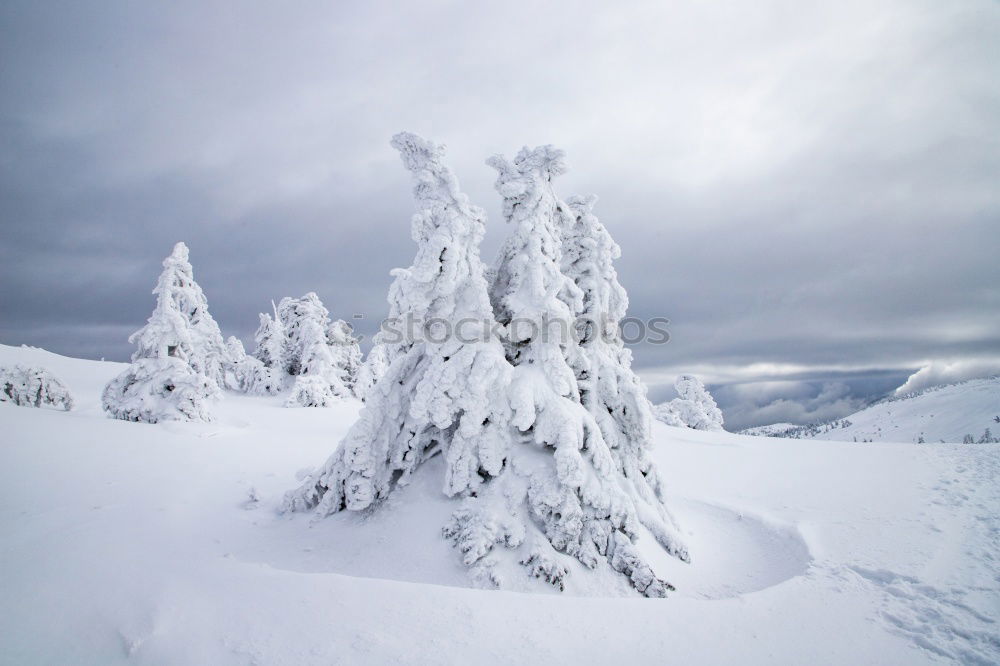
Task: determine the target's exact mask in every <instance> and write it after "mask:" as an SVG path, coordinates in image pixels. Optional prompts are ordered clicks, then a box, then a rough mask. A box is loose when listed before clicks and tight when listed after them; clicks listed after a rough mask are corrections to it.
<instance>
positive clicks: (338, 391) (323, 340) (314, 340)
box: [258, 292, 361, 407]
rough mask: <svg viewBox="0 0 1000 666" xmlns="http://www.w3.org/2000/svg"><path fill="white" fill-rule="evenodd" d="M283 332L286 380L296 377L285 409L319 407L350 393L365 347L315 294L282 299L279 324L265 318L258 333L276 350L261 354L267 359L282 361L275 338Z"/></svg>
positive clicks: (279, 306) (282, 355) (279, 305)
mask: <svg viewBox="0 0 1000 666" xmlns="http://www.w3.org/2000/svg"><path fill="white" fill-rule="evenodd" d="M279 330H280V331H281V332H282V333H283V334H284V339H283V341H282V347H281V351H280V358H281V367H282V369H283V371H284V372H285V373H286V374H287V375H288V376H291V377H295V386H294V387H293V390H292V394H291V396H290V397H289V398H288V400H287V401H286V403H285V404H286V405H287V406H289V407H295V406H300V407H321V406H326V405H329V404H332V403H333V402H336V401H337V400H340V399H343V398H345V397H347V396H349V395H350V394H351V387H352V386H353V383H354V380H355V379H356V375H357V368H358V365H359V364H360V359H361V348H360V347H359V346H358V341H357V339H356V338H355V337H354V336H353V334H352V331H351V327H350V326H349V325H348V324H347V323H346V322H344V321H342V320H339V319H338V320H337V321H333V322H331V321H330V312H329V310H327V309H326V307H325V306H324V305H323V303H322V301H320V299H319V297H318V296H317V295H316V294H315V293H313V292H309V293H308V294H306V295H305V296H303V297H302V298H289V297H286V298H283V299H281V302H280V303H278V307H277V322H274V321H272V320H271V319H270V317H269V316H267V315H262V316H261V327H260V329H259V330H258V333H263V335H262V338H263V340H264V341H266V342H268V343H269V344H270V345H271V347H272V349H271V350H270V351H266V352H264V351H263V350H262V354H263V355H266V356H267V357H268V358H269V359H275V358H277V357H278V354H279V352H278V351H277V344H276V343H275V342H274V338H275V337H276V333H277V331H279ZM272 362H274V361H272ZM307 376H308V377H310V379H309V380H308V381H306V380H305V377H307ZM317 378H319V379H320V380H321V381H317ZM324 382H325V384H324Z"/></svg>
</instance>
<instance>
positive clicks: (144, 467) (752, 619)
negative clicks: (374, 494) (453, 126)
mask: <svg viewBox="0 0 1000 666" xmlns="http://www.w3.org/2000/svg"><path fill="white" fill-rule="evenodd" d="M15 363H20V364H22V365H32V366H42V367H45V368H48V369H49V370H51V371H52V372H53V373H55V374H56V375H57V376H59V377H60V378H61V379H62V380H63V381H64V382H65V384H66V385H67V387H68V388H69V389H70V391H72V393H73V395H74V396H75V398H76V407H75V409H74V410H73V411H71V412H59V411H55V410H34V409H22V408H18V407H15V406H12V405H9V404H0V425H2V432H3V433H4V435H3V437H2V438H0V572H2V580H3V594H2V595H0V646H2V649H0V662H2V663H10V664H36V663H39V664H40V663H62V664H69V663H73V664H125V663H129V664H132V663H136V664H296V665H301V664H357V663H370V664H383V663H424V664H452V663H455V664H457V663H477V664H478V663H514V662H518V663H527V664H535V663H570V662H575V663H607V662H611V661H612V660H613V662H614V663H629V664H671V663H677V664H701V663H712V664H718V663H736V662H738V663H743V664H765V663H768V664H769V663H776V662H777V663H809V664H887V663H894V664H922V663H950V662H962V663H972V664H990V663H997V662H998V661H1000V628H998V620H1000V558H998V557H997V553H998V552H1000V519H998V515H1000V479H998V470H1000V445H998V444H981V445H960V444H959V445H952V444H928V445H925V446H914V445H913V444H910V443H899V444H892V443H873V444H855V443H851V442H826V441H816V442H808V443H806V442H802V441H798V440H787V439H774V438H762V437H745V436H740V435H732V434H729V433H724V432H704V431H696V430H692V429H689V428H673V427H669V426H665V425H663V424H659V423H657V424H654V426H653V437H654V448H653V457H654V459H655V460H656V464H657V465H658V467H659V468H660V469H661V470H662V475H663V477H664V481H665V484H666V490H667V499H668V503H669V505H670V506H671V508H672V510H673V512H674V514H675V516H676V518H677V522H678V523H679V525H680V529H681V532H682V535H683V537H684V539H685V542H686V544H687V546H688V548H689V551H690V554H691V560H692V561H691V563H690V564H685V563H684V562H681V561H679V560H677V559H675V558H671V557H668V556H665V555H663V553H662V551H660V552H659V553H657V552H656V550H658V549H650V551H649V552H648V553H645V554H646V555H647V556H648V557H649V558H650V559H651V560H652V561H654V566H656V567H657V573H658V574H659V575H661V576H662V577H663V578H664V579H666V580H668V581H670V582H671V583H673V584H674V585H675V586H676V587H677V590H676V591H675V592H672V593H671V594H670V595H669V597H668V598H667V599H643V598H640V597H638V596H637V595H636V594H635V592H634V591H632V590H631V589H630V588H629V587H628V586H627V585H621V584H620V581H618V582H619V586H618V587H614V586H613V580H611V579H609V580H608V581H603V582H606V583H607V584H608V585H609V587H607V588H605V589H604V590H598V589H596V586H597V583H601V582H602V581H593V582H594V585H595V588H592V589H580V588H572V587H568V588H567V592H565V593H561V594H560V593H558V592H556V591H554V589H553V588H552V587H551V586H549V585H546V584H544V583H541V582H537V581H531V580H528V579H527V577H526V578H525V581H524V586H523V589H524V591H525V592H533V593H532V594H527V593H523V592H500V591H487V590H479V589H472V588H470V587H468V586H469V585H470V582H469V578H468V576H467V575H466V569H465V567H464V566H463V565H462V564H461V562H460V553H458V552H457V551H456V550H455V549H453V548H452V547H451V546H450V544H449V543H448V542H447V541H446V540H445V539H444V538H443V537H442V536H441V532H440V529H441V525H442V524H443V523H444V522H445V521H446V519H447V517H448V515H449V514H450V512H451V511H452V510H453V508H454V504H455V503H454V501H453V500H448V499H446V498H444V497H443V495H441V493H440V487H439V480H440V477H441V474H440V470H438V471H437V473H434V472H433V471H432V473H430V474H422V475H418V476H415V477H414V482H413V483H412V484H410V485H409V486H408V487H406V488H403V489H401V490H400V491H398V492H397V493H394V494H393V495H392V496H391V497H390V499H389V501H388V503H387V504H388V505H387V506H386V505H384V506H381V507H379V508H378V510H376V511H372V512H362V513H360V514H355V513H353V512H344V513H340V514H336V515H334V516H331V517H328V518H325V519H322V520H314V519H312V517H311V516H310V515H308V514H287V515H281V514H279V513H278V512H277V508H278V506H279V504H280V501H281V498H282V494H283V492H284V491H285V490H287V488H288V487H290V486H291V485H294V483H295V478H296V475H298V476H299V477H300V478H301V477H303V475H304V473H305V469H304V468H306V467H307V466H309V465H314V464H315V463H316V461H317V460H322V459H323V457H324V456H325V455H327V454H328V453H329V451H330V447H331V445H333V444H334V443H336V442H337V441H339V440H340V439H341V438H342V436H343V434H344V432H345V431H346V429H347V428H348V427H349V426H350V425H351V423H353V422H354V420H355V418H356V415H357V412H358V410H359V409H360V406H361V403H360V402H358V401H355V400H345V401H344V402H342V403H338V404H335V405H333V406H332V407H331V408H329V409H317V410H288V409H283V408H282V407H281V404H282V401H283V399H284V396H282V395H277V396H268V397H254V396H246V395H240V394H235V393H227V394H226V396H225V399H224V400H222V401H220V402H219V404H218V406H217V408H216V420H215V421H214V422H212V423H183V422H170V423H162V424H157V425H150V424H145V423H129V422H125V421H118V420H114V419H110V418H107V416H106V415H105V414H103V413H102V411H101V406H100V393H101V389H102V388H103V386H104V384H105V383H106V382H107V381H108V380H109V379H111V378H112V377H113V376H114V375H116V374H117V373H119V372H120V371H121V370H122V368H123V367H124V366H123V364H117V363H101V362H95V361H84V360H78V359H70V358H64V357H60V356H57V355H55V354H51V353H48V352H45V351H42V350H39V349H33V348H14V347H6V346H0V365H12V364H15ZM889 404H897V405H898V403H889ZM897 409H898V407H897ZM934 418H935V419H937V418H939V416H938V415H935V417H934ZM928 441H929V442H930V441H933V440H932V439H931V438H930V437H928ZM426 464H427V465H431V466H433V465H440V464H442V463H441V461H440V459H439V458H437V459H432V460H430V461H428V463H426ZM639 543H640V544H642V540H640V542H639ZM658 554H659V555H661V557H657V555H658ZM569 578H570V579H572V578H573V574H572V572H571V573H570V577H569ZM578 578H581V579H582V578H585V577H582V576H581V577H578ZM620 578H621V577H620V576H616V577H615V579H620ZM587 580H591V579H587ZM601 593H603V595H604V596H600V594H601ZM608 595H627V596H608Z"/></svg>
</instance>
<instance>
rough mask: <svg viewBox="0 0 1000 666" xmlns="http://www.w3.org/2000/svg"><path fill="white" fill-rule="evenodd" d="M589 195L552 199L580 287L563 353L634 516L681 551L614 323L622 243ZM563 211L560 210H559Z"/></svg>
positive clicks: (622, 306) (640, 396) (645, 412)
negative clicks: (572, 341) (571, 335)
mask: <svg viewBox="0 0 1000 666" xmlns="http://www.w3.org/2000/svg"><path fill="white" fill-rule="evenodd" d="M595 203H597V197H596V196H589V197H572V198H570V199H569V200H568V202H567V203H566V204H563V203H561V202H560V203H559V204H557V212H558V213H559V214H560V215H559V218H560V219H562V220H564V221H567V220H568V225H566V226H564V228H563V232H562V235H563V242H562V250H563V253H562V262H561V265H562V271H563V274H565V275H566V276H567V277H569V278H571V279H572V280H573V281H574V282H575V284H576V286H577V287H578V288H579V289H580V291H581V292H582V308H581V310H580V312H579V313H578V314H577V323H576V333H577V338H576V340H577V341H578V346H577V347H576V348H575V349H574V348H573V346H572V345H570V349H572V350H573V353H572V354H571V355H570V356H569V359H568V360H569V362H570V365H571V366H572V367H573V370H574V373H575V374H576V378H577V382H578V386H579V390H580V401H581V403H582V404H583V406H584V407H585V408H586V409H587V411H588V412H590V414H591V415H592V416H593V418H594V420H596V421H597V423H598V425H599V427H600V430H601V435H602V436H603V437H604V441H605V443H606V444H607V445H608V447H609V448H610V450H611V455H612V457H613V458H614V460H615V464H616V466H617V473H618V474H619V475H621V476H622V477H623V478H624V483H623V484H622V485H623V487H624V488H626V489H627V490H628V492H629V494H630V496H631V499H632V501H633V502H635V503H636V505H637V506H638V507H640V510H639V517H640V521H641V522H642V523H643V524H644V525H645V526H646V528H647V529H649V530H650V532H652V533H653V534H654V535H656V537H657V539H659V540H660V542H661V543H662V544H663V545H664V547H666V548H667V549H668V550H670V551H671V552H682V551H683V547H682V546H680V544H679V542H678V539H677V536H676V526H675V523H674V520H673V518H672V516H671V515H670V514H669V512H668V511H667V508H666V506H665V504H664V500H663V494H662V493H663V484H662V481H661V480H660V477H659V474H658V473H657V471H656V468H655V465H654V464H653V461H652V459H651V458H650V449H651V447H652V431H651V426H652V414H651V413H650V407H649V400H648V399H647V397H646V387H645V386H644V385H643V384H642V382H641V381H640V380H639V377H638V376H637V375H636V374H635V372H633V371H632V353H631V352H630V351H629V350H628V349H626V348H625V343H624V342H623V341H622V338H621V329H620V327H619V325H620V322H621V321H622V319H624V318H625V315H626V311H627V309H628V295H627V294H626V292H625V288H624V287H622V285H621V283H620V282H619V281H618V273H617V271H615V268H614V261H615V259H618V258H619V257H620V256H621V248H619V246H618V244H617V243H615V241H614V240H613V239H612V238H611V235H610V234H609V233H608V231H607V229H606V228H605V227H604V225H603V224H601V223H600V221H599V220H598V219H597V217H596V216H595V215H594V212H593V209H594V204H595ZM566 212H568V213H569V216H568V218H567V217H566V215H565V213H566Z"/></svg>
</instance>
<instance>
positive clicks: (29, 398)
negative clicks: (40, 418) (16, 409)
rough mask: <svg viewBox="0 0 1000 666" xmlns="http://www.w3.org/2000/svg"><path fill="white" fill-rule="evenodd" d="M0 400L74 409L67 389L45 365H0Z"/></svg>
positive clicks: (28, 405)
mask: <svg viewBox="0 0 1000 666" xmlns="http://www.w3.org/2000/svg"><path fill="white" fill-rule="evenodd" d="M0 402H12V403H14V404H15V405H19V406H21V407H42V406H48V407H57V408H59V409H62V410H64V411H67V412H68V411H69V410H71V409H73V396H71V395H70V392H69V389H68V388H66V385H65V384H63V383H62V382H61V381H59V379H58V378H57V377H56V376H55V375H53V374H52V373H51V372H49V371H48V370H46V369H45V368H36V367H25V366H23V365H13V366H3V367H0Z"/></svg>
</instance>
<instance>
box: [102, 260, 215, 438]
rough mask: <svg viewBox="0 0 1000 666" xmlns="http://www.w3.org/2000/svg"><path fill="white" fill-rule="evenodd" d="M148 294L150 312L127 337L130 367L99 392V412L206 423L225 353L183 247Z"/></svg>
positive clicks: (153, 420) (165, 265) (137, 418)
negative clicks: (150, 295) (131, 350)
mask: <svg viewBox="0 0 1000 666" xmlns="http://www.w3.org/2000/svg"><path fill="white" fill-rule="evenodd" d="M153 293H154V294H156V308H155V309H154V310H153V314H152V315H150V317H149V321H148V322H147V323H146V325H145V326H143V327H142V328H141V329H139V330H138V331H136V332H135V333H133V334H132V335H131V336H129V342H131V343H133V344H135V345H136V350H135V352H134V353H133V354H132V364H131V365H130V366H129V367H128V368H127V369H126V370H125V371H124V372H123V373H122V374H120V375H119V376H118V377H116V378H115V379H113V380H112V381H111V382H109V383H108V385H107V386H106V387H105V389H104V393H103V396H102V403H103V406H104V409H105V411H107V412H108V413H109V414H110V415H111V416H113V417H115V418H120V419H124V420H128V421H147V422H150V423H156V422H158V421H162V420H168V419H176V420H203V421H207V420H210V412H209V407H208V405H209V402H210V401H212V400H215V399H218V398H219V397H220V393H219V386H221V385H225V362H226V348H225V344H224V343H223V341H222V334H221V332H220V331H219V327H218V325H217V324H216V323H215V320H214V319H212V316H211V315H210V314H209V312H208V301H207V299H206V298H205V294H204V293H203V292H202V290H201V287H199V286H198V284H197V283H196V282H195V281H194V276H193V271H192V268H191V264H190V263H189V262H188V249H187V246H186V245H184V243H177V245H175V246H174V250H173V252H172V253H171V254H170V256H168V257H167V258H166V259H164V261H163V273H161V274H160V278H159V280H158V281H157V284H156V288H155V289H154V290H153Z"/></svg>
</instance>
